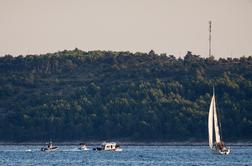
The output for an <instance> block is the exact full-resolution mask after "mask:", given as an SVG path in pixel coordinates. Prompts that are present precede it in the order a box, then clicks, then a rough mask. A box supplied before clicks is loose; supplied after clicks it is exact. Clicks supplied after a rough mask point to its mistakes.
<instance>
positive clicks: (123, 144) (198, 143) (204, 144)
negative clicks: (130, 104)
mask: <svg viewBox="0 0 252 166" xmlns="http://www.w3.org/2000/svg"><path fill="white" fill-rule="evenodd" d="M81 142H85V143H86V144H87V145H88V146H98V145H100V144H101V143H102V142H104V141H69V142H64V141H62V142H60V141H58V142H57V141H55V142H54V144H56V145H59V146H71V145H79V144H80V143H81ZM107 142H110V141H107ZM111 142H117V143H118V144H120V145H121V146H208V142H186V141H185V142H123V141H111ZM46 143H48V142H0V145H1V146H5V145H16V146H19V145H20V146H24V145H26V146H33V145H45V144H46ZM225 144H226V145H228V146H252V142H248V141H247V142H245V141H244V142H226V143H225Z"/></svg>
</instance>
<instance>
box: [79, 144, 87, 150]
mask: <svg viewBox="0 0 252 166" xmlns="http://www.w3.org/2000/svg"><path fill="white" fill-rule="evenodd" d="M78 149H79V150H84V151H85V150H89V149H88V148H87V145H86V144H85V143H80V147H79V148H78Z"/></svg>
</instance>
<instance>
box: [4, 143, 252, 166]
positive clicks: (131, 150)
mask: <svg viewBox="0 0 252 166" xmlns="http://www.w3.org/2000/svg"><path fill="white" fill-rule="evenodd" d="M40 148H41V146H16V145H11V146H0V165H1V166H5V165H8V166H14V165H18V166H30V165H51V166H57V165H60V166H64V165H68V166H69V165H71V166H75V165H78V166H79V165H92V166H93V165H94V166H95V165H98V166H102V165H107V166H111V165H120V166H121V165H133V166H138V165H154V166H158V165H162V166H164V165H176V166H177V165H180V166H183V165H186V166H196V165H213V166H222V165H223V166H224V165H225V166H226V165H242V166H245V165H248V166H249V165H250V166H251V165H252V147H249V146H242V147H240V146H234V147H231V150H232V151H231V153H230V155H228V156H222V155H216V154H213V153H212V152H211V151H210V150H209V149H208V147H207V146H123V147H122V148H123V151H122V152H108V151H92V150H89V151H80V150H78V147H77V146H60V147H59V150H58V151H55V152H41V151H40ZM92 148H93V147H90V149H92Z"/></svg>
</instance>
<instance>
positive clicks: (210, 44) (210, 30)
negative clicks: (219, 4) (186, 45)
mask: <svg viewBox="0 0 252 166" xmlns="http://www.w3.org/2000/svg"><path fill="white" fill-rule="evenodd" d="M211 32H212V21H209V58H210V57H212V48H211V47H212V43H211V42H212V41H211V40H212V36H211Z"/></svg>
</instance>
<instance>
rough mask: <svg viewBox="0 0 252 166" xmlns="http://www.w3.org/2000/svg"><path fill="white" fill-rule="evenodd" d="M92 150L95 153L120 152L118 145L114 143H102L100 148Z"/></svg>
mask: <svg viewBox="0 0 252 166" xmlns="http://www.w3.org/2000/svg"><path fill="white" fill-rule="evenodd" d="M93 150H97V151H102V150H104V151H122V148H120V145H118V144H117V143H115V142H103V143H102V144H101V146H100V147H96V148H93Z"/></svg>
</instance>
